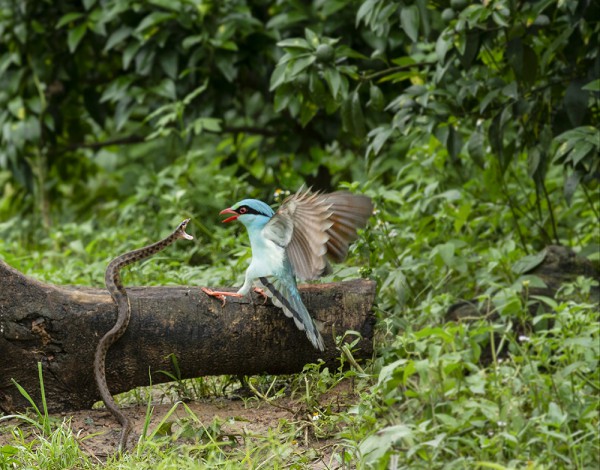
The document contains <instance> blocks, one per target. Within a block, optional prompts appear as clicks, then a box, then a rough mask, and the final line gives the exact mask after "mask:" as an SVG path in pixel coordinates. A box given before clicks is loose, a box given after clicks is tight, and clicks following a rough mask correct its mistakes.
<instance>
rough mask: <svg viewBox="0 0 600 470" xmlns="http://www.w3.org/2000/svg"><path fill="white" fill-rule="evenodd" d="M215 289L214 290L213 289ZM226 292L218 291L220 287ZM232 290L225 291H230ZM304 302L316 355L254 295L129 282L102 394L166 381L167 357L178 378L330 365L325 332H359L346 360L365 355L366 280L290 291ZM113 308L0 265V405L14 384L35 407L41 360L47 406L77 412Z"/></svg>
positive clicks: (19, 401) (333, 362) (17, 399)
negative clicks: (121, 330) (316, 329)
mask: <svg viewBox="0 0 600 470" xmlns="http://www.w3.org/2000/svg"><path fill="white" fill-rule="evenodd" d="M219 289H221V288H219ZM225 290H227V289H225ZM231 290H232V289H231ZM300 290H301V294H302V299H303V301H304V302H305V305H306V307H307V308H308V310H309V311H310V312H311V314H312V315H313V318H315V320H316V322H317V324H318V325H319V326H320V327H322V328H321V331H322V334H323V338H324V339H325V345H326V350H325V352H323V353H321V352H319V351H317V350H316V349H314V348H313V347H312V345H311V344H310V343H309V341H308V339H307V338H306V335H305V334H304V332H303V331H299V330H298V329H297V328H296V326H295V325H294V322H293V321H292V320H291V319H289V318H286V317H285V316H284V315H283V313H282V312H281V310H280V309H278V308H277V307H274V306H273V305H272V304H271V303H270V302H268V303H267V304H266V305H263V300H262V298H261V297H260V296H257V295H256V294H252V298H242V299H237V298H230V299H228V301H227V303H226V305H225V306H224V307H221V302H220V301H219V300H216V299H214V298H212V297H208V296H207V295H205V294H204V293H203V292H202V291H201V290H200V288H199V287H196V286H194V287H184V286H182V287H130V288H127V292H128V293H129V297H130V303H131V322H130V324H129V327H128V328H127V331H126V332H125V334H124V335H123V336H122V337H121V339H119V340H118V341H117V343H115V344H114V345H113V346H112V347H111V348H110V350H109V351H108V354H107V365H106V375H107V381H108V385H109V387H110V390H111V391H112V393H121V392H124V391H127V390H130V389H132V388H135V387H139V386H144V385H149V383H150V377H151V381H152V383H162V382H168V381H170V380H171V379H170V378H169V377H168V376H167V375H165V374H163V373H161V372H160V371H161V370H163V371H168V372H169V373H171V374H173V375H176V372H175V370H174V369H173V367H172V362H171V359H170V358H169V357H168V356H169V355H170V354H174V355H175V356H176V358H177V361H178V364H179V369H180V375H179V378H181V379H185V378H192V377H199V376H204V375H221V374H237V375H252V374H260V373H270V374H288V373H293V372H298V371H301V370H302V368H303V366H304V365H305V364H307V363H311V362H316V361H317V360H318V359H323V360H324V361H325V364H327V365H328V366H329V367H333V368H335V367H338V365H339V363H338V361H337V358H338V357H339V355H340V352H339V351H338V349H337V348H336V347H335V342H334V335H341V334H343V333H344V332H345V331H347V330H355V331H358V332H360V334H361V335H362V338H363V339H362V340H361V341H360V342H359V344H358V345H357V351H356V353H355V355H354V357H355V358H356V359H358V360H361V359H368V358H370V357H371V355H372V353H373V343H372V340H373V326H374V323H375V318H374V315H373V313H372V305H373V300H374V297H375V283H374V282H372V281H367V280H354V281H348V282H341V283H332V284H318V285H316V284H315V285H305V286H301V288H300ZM116 316H117V308H116V305H115V304H114V302H113V301H112V299H111V297H110V295H109V294H108V292H107V291H106V290H101V289H91V288H86V287H60V286H54V285H51V284H44V283H42V282H39V281H37V280H35V279H31V278H29V277H27V276H24V275H23V274H21V273H20V272H18V271H17V270H15V269H13V268H11V267H10V266H8V265H7V264H6V263H4V262H2V261H0V408H1V409H3V410H4V411H11V410H15V409H22V408H23V407H25V406H27V405H28V402H27V401H26V400H25V399H24V398H23V397H22V396H21V394H20V393H19V392H18V390H17V388H16V387H15V386H14V383H13V380H15V381H16V382H17V383H19V384H20V385H21V386H22V387H23V388H24V389H25V390H26V391H27V392H28V393H29V394H30V395H31V396H32V398H33V399H34V400H36V403H40V384H39V380H38V372H37V363H38V362H41V363H42V365H43V373H44V387H45V395H46V400H47V403H48V407H49V409H50V410H52V411H65V410H75V409H85V408H89V407H91V405H92V404H93V403H95V402H96V401H98V400H99V399H100V396H99V394H98V391H97V389H96V383H95V381H94V374H93V360H94V351H95V348H96V345H97V343H98V340H99V339H100V338H101V337H102V336H103V335H104V333H106V332H107V331H108V330H109V329H110V328H111V327H112V325H113V324H114V322H115V319H116Z"/></svg>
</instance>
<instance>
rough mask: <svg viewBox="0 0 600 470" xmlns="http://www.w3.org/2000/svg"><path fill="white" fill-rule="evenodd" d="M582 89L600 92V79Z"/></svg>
mask: <svg viewBox="0 0 600 470" xmlns="http://www.w3.org/2000/svg"><path fill="white" fill-rule="evenodd" d="M581 89H582V90H586V91H600V78H598V79H596V80H593V81H591V82H590V83H588V84H587V85H585V86H584V87H582V88H581Z"/></svg>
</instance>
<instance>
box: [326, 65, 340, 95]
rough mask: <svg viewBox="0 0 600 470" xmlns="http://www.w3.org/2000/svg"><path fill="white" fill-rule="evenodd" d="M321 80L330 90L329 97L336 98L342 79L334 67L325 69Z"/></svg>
mask: <svg viewBox="0 0 600 470" xmlns="http://www.w3.org/2000/svg"><path fill="white" fill-rule="evenodd" d="M323 78H325V81H326V82H327V85H328V86H329V89H330V90H331V96H333V98H334V99H335V98H337V96H338V92H339V91H340V86H341V84H342V77H341V75H340V73H339V72H338V70H337V69H336V68H335V67H326V68H325V70H324V71H323Z"/></svg>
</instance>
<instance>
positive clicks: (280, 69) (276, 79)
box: [269, 64, 287, 91]
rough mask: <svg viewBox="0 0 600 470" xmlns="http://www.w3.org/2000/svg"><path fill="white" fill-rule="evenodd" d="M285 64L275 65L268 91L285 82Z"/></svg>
mask: <svg viewBox="0 0 600 470" xmlns="http://www.w3.org/2000/svg"><path fill="white" fill-rule="evenodd" d="M286 71H287V64H277V66H276V67H275V70H273V73H272V74H271V82H270V84H269V91H273V90H275V89H276V88H277V87H279V86H281V84H283V83H284V82H285V81H286Z"/></svg>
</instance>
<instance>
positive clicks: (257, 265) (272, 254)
mask: <svg viewBox="0 0 600 470" xmlns="http://www.w3.org/2000/svg"><path fill="white" fill-rule="evenodd" d="M249 235H250V245H251V246H252V261H251V262H250V266H249V267H248V274H250V277H251V278H254V279H256V278H257V277H264V276H272V275H273V274H275V273H277V272H278V271H280V270H281V269H282V268H283V260H284V256H285V249H284V248H282V247H281V246H279V245H277V244H275V243H273V242H272V241H271V240H269V239H267V238H265V237H263V236H262V234H261V233H260V232H259V231H256V232H251V233H249Z"/></svg>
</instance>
